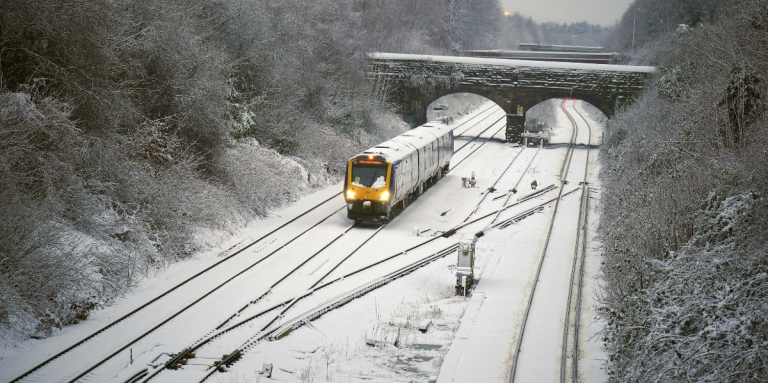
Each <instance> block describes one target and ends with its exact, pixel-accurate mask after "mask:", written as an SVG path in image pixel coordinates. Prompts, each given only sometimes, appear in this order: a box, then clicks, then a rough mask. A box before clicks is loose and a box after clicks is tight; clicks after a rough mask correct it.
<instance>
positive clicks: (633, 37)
mask: <svg viewBox="0 0 768 383" xmlns="http://www.w3.org/2000/svg"><path fill="white" fill-rule="evenodd" d="M635 21H637V8H635V16H634V17H633V18H632V56H634V55H635Z"/></svg>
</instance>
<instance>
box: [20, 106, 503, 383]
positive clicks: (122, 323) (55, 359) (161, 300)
mask: <svg viewBox="0 0 768 383" xmlns="http://www.w3.org/2000/svg"><path fill="white" fill-rule="evenodd" d="M492 108H493V106H490V107H489V108H486V109H485V110H484V111H482V112H481V113H479V114H478V115H476V116H473V117H472V118H470V119H468V120H467V121H464V122H462V123H461V124H460V125H459V127H461V126H463V125H465V124H469V122H470V121H472V120H475V122H474V123H473V125H470V126H469V127H468V128H466V129H464V132H466V131H468V130H470V129H472V128H473V127H474V126H476V125H477V124H479V123H482V122H483V121H485V120H486V119H488V118H489V117H490V116H492V115H493V112H492V113H487V111H489V110H491V109H492ZM481 116H482V117H481ZM496 123H498V120H497V121H496V122H495V123H494V124H496ZM494 124H491V125H490V126H489V127H488V128H486V129H484V130H483V131H482V132H481V133H479V134H478V135H477V136H476V137H475V138H473V140H472V141H474V140H475V139H476V138H478V137H480V135H482V134H483V133H485V132H486V131H487V130H488V129H490V127H492V126H493V125H494ZM457 128H458V127H457ZM497 133H498V132H497ZM494 134H496V133H494ZM472 141H470V142H472ZM487 141H488V140H486V142H487ZM483 144H484V143H483ZM464 146H466V145H464ZM464 146H462V147H461V148H459V150H461V149H462V148H464ZM480 146H482V144H481V145H480ZM475 150H477V149H475ZM472 153H474V151H473V152H472ZM472 153H470V154H469V155H471V154H472ZM469 155H468V156H469ZM465 158H466V157H465ZM340 194H341V193H336V194H334V195H332V196H331V197H329V198H327V199H326V200H324V201H323V202H321V203H319V204H317V205H316V206H313V207H312V208H310V209H309V210H307V211H304V212H302V213H301V214H298V215H297V216H295V217H293V218H292V219H290V220H288V221H287V222H285V223H283V224H281V225H279V226H277V227H276V228H274V229H273V230H271V231H269V232H268V233H266V234H264V235H262V236H260V237H259V238H258V239H255V240H251V241H249V242H248V243H247V244H246V245H244V246H241V247H239V248H237V249H236V250H235V248H236V247H237V246H238V245H239V244H238V245H235V246H233V247H232V248H230V249H228V250H227V252H229V254H228V255H226V256H225V257H224V258H222V259H220V260H218V261H217V262H215V263H213V264H212V265H210V266H208V267H207V268H205V269H203V270H201V271H200V272H198V273H196V274H194V275H192V276H191V277H189V278H187V279H185V280H183V281H181V282H180V283H178V284H176V285H174V286H173V287H171V288H169V289H167V290H166V291H164V292H163V293H161V294H159V295H157V296H156V297H155V298H153V299H151V300H150V301H148V302H146V303H144V304H142V305H141V306H139V307H137V308H136V309H134V310H132V311H130V312H128V313H126V314H124V315H122V316H120V317H119V318H117V319H116V320H113V321H111V322H110V323H108V324H107V325H105V326H103V327H101V328H100V329H99V330H97V331H95V332H93V333H91V334H89V335H87V336H85V337H84V338H82V339H80V340H78V341H76V342H74V343H72V344H71V345H69V346H67V347H66V348H64V349H62V350H61V351H59V352H57V353H56V354H54V355H53V356H51V357H49V358H47V359H45V360H44V361H42V362H40V363H38V364H36V365H35V366H33V367H32V368H30V369H28V370H26V371H25V372H23V373H21V374H19V375H18V376H17V377H16V378H14V379H12V380H10V382H12V383H16V382H27V381H30V382H33V381H48V380H46V378H42V376H46V371H48V370H53V371H56V373H55V374H51V373H50V372H49V373H47V376H48V377H50V376H52V375H55V376H58V377H61V378H62V380H60V381H66V382H70V383H71V382H75V381H78V380H80V379H81V378H84V377H86V376H87V375H89V374H90V373H91V372H93V371H94V370H96V369H97V368H99V367H100V366H102V365H104V364H105V363H106V362H108V361H110V360H111V359H113V358H114V357H116V356H118V355H120V354H121V353H126V352H127V351H126V350H128V349H129V348H131V346H133V345H135V344H136V343H137V342H139V341H141V340H142V339H144V338H145V337H147V336H148V335H149V334H151V333H153V332H154V331H156V330H158V329H159V328H161V327H163V326H165V325H168V324H169V322H171V321H173V320H174V319H176V318H177V317H179V315H181V314H183V313H184V312H186V311H187V310H188V309H190V308H192V307H194V306H195V305H197V304H198V303H200V302H201V301H202V300H203V299H205V298H207V297H209V296H211V295H212V294H214V293H216V292H217V291H219V290H220V289H222V288H223V287H225V286H227V285H228V284H230V283H231V282H232V281H233V280H235V279H237V278H239V277H240V278H242V276H243V275H244V274H245V273H247V272H248V271H249V270H252V269H253V268H254V267H255V266H257V265H259V264H261V263H262V262H264V261H265V260H267V259H269V258H270V257H271V256H273V255H274V254H276V253H278V252H279V251H280V250H283V249H284V248H286V247H287V246H289V245H290V244H291V243H293V242H294V241H296V240H297V239H299V238H300V237H302V236H304V235H306V234H307V233H308V232H310V231H311V230H312V229H313V228H315V227H317V226H318V225H320V224H321V223H322V222H324V221H326V220H327V219H329V218H330V217H332V216H333V215H335V214H336V213H337V212H338V211H339V210H340V209H336V210H333V212H332V213H331V214H327V215H325V216H324V217H323V218H322V219H320V220H319V221H317V222H315V223H314V224H312V223H309V222H305V221H307V220H308V219H309V217H308V216H309V215H310V214H311V213H313V212H316V211H317V210H318V209H319V208H321V207H324V205H326V204H328V203H329V202H330V201H332V200H333V199H334V198H336V197H337V196H339V195H340ZM324 208H326V209H327V208H328V207H324ZM331 208H332V207H331ZM342 209H343V207H342ZM302 218H304V220H302ZM302 222H303V223H302ZM299 223H302V225H304V226H307V225H308V226H309V228H307V229H306V230H303V231H301V232H300V233H299V234H298V235H292V236H291V235H289V236H288V237H289V238H290V239H288V240H287V241H285V238H286V236H285V235H284V234H282V233H283V232H285V231H287V230H290V229H291V227H292V225H293V226H296V225H297V224H299ZM353 227H354V225H352V226H350V227H349V228H347V229H345V230H344V231H343V232H342V233H341V234H339V235H338V236H337V237H335V239H333V240H332V241H330V242H329V243H327V244H326V245H324V246H323V247H322V248H321V249H320V250H319V251H317V252H316V253H315V254H314V255H313V256H311V257H309V258H308V259H307V260H305V261H304V262H303V263H301V264H300V265H299V266H298V267H297V268H296V269H294V270H292V271H291V272H289V273H288V274H286V275H285V276H283V277H282V278H280V280H278V281H277V282H276V283H275V284H273V285H272V286H270V287H269V288H268V289H267V290H266V292H264V293H263V294H261V295H260V296H259V297H256V298H255V299H253V300H252V301H250V302H248V303H247V304H246V305H245V306H243V307H242V308H241V309H240V310H238V312H236V313H233V314H232V315H231V316H229V317H228V318H227V319H226V320H225V321H223V322H222V323H220V325H219V326H217V327H216V328H215V329H214V330H212V331H221V330H222V329H225V328H230V327H229V326H228V324H231V322H232V321H234V319H235V318H237V317H238V315H240V314H241V313H243V312H245V311H246V310H247V309H248V308H249V307H250V306H252V305H253V304H254V303H256V302H259V301H260V300H261V299H263V298H264V297H265V296H267V295H268V294H269V293H270V292H271V291H272V290H273V289H274V288H275V287H276V286H277V285H279V284H280V283H281V282H283V281H284V280H285V279H286V278H289V276H290V275H291V274H292V273H294V272H295V271H296V270H297V269H299V268H301V267H302V266H303V265H305V264H306V263H307V262H308V261H310V260H311V259H313V258H314V257H315V256H316V255H317V254H319V253H320V252H322V251H323V250H324V249H326V248H327V247H328V246H331V245H332V244H333V243H334V242H335V241H337V240H338V239H340V238H341V237H342V236H344V235H345V234H346V233H348V232H349V231H350V230H352V228H353ZM383 227H384V226H382V227H380V228H379V230H381V229H382V228H383ZM379 230H377V231H376V233H378V232H379ZM274 235H282V237H280V238H282V239H283V242H282V244H280V243H281V241H278V240H277V239H276V238H275V237H274ZM374 235H375V233H374ZM270 238H273V239H272V241H271V242H270V241H269V239H270ZM368 240H370V238H368V239H366V240H365V242H367V241H368ZM259 244H261V247H260V248H259V249H255V246H256V245H259ZM363 244H364V243H363ZM272 246H277V248H275V249H273V250H271V251H270V252H269V253H268V254H267V255H265V256H263V257H261V258H259V259H258V260H257V261H255V262H249V263H248V264H247V265H245V266H239V267H240V270H239V271H238V272H236V273H235V274H234V275H231V276H229V277H227V278H223V279H222V280H223V282H221V283H218V284H216V285H215V287H214V288H212V289H209V290H207V291H205V292H199V293H196V294H197V298H196V299H192V300H191V301H189V300H188V301H187V302H189V303H188V304H186V305H184V307H182V308H181V309H179V310H176V311H175V312H172V313H170V314H169V315H167V316H165V317H164V318H163V319H161V320H160V321H159V322H156V323H153V324H152V325H151V326H149V328H148V329H147V326H144V327H141V326H139V328H141V331H139V333H138V334H137V335H136V336H134V337H133V338H132V339H130V340H127V341H124V342H122V343H119V344H115V345H112V346H111V347H107V348H108V351H101V352H99V353H98V354H99V355H100V356H99V358H98V359H99V360H93V358H91V359H89V360H90V362H88V361H84V360H82V359H83V358H82V355H83V352H76V350H79V349H80V348H83V347H86V348H88V347H89V344H96V343H111V342H110V341H111V339H112V338H114V337H116V336H115V335H114V334H116V333H125V332H126V329H125V328H126V327H131V325H130V323H129V322H131V321H132V318H136V317H137V316H138V315H136V314H138V313H140V312H142V311H146V310H149V309H153V310H154V309H155V308H156V307H158V306H160V307H162V306H166V305H167V302H166V301H168V300H169V299H175V298H169V297H171V296H172V295H174V293H177V294H178V292H180V291H182V290H183V288H186V287H187V286H189V285H190V284H192V282H196V281H198V280H200V279H202V277H208V274H211V273H212V272H213V271H217V270H220V269H221V268H222V266H223V265H228V264H229V263H231V262H232V261H233V260H235V259H236V258H238V256H242V255H243V254H246V253H248V250H249V249H250V250H255V252H261V251H263V250H265V249H267V248H270V247H272ZM360 246H362V245H360ZM353 253H354V252H353ZM351 255H352V254H350V255H349V256H351ZM349 256H347V258H349ZM347 258H345V259H344V260H346V259H347ZM344 260H342V262H343V261H344ZM339 264H341V263H339ZM230 267H231V266H230ZM236 267H237V266H236ZM336 267H338V265H336ZM336 267H334V268H333V269H332V270H331V271H329V272H328V273H327V274H326V275H324V276H323V278H325V277H327V275H328V274H330V273H331V272H332V271H333V270H335V269H336ZM323 278H321V279H320V280H318V281H317V283H316V284H315V285H313V286H312V287H313V288H314V287H315V286H316V285H318V284H320V283H321V282H322V281H323ZM327 285H328V283H322V285H321V286H320V287H318V288H322V287H325V286H327ZM287 304H288V305H291V304H290V303H287ZM291 306H292V305H291ZM288 308H290V306H289V307H288ZM126 323H128V324H126ZM241 324H242V323H241ZM128 332H130V331H128ZM121 335H125V334H121ZM117 338H123V339H124V338H125V336H122V337H120V336H117ZM130 351H131V359H132V358H133V356H132V355H133V353H132V350H130ZM87 354H88V355H93V353H87ZM104 355H106V357H105V356H104ZM70 359H77V362H75V363H73V362H71V361H70ZM86 365H87V366H86ZM64 366H67V367H68V368H67V370H69V371H71V370H74V371H76V372H63V370H62V369H63V367H64ZM144 377H145V374H144V373H142V372H141V371H140V372H139V373H137V374H136V375H135V376H133V377H132V378H131V381H139V380H141V379H142V378H144Z"/></svg>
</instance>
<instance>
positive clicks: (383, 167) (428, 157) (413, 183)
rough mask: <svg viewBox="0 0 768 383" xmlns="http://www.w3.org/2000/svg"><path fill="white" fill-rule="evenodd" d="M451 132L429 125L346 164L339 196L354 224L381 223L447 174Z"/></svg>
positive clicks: (441, 126) (385, 143)
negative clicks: (342, 198) (341, 191)
mask: <svg viewBox="0 0 768 383" xmlns="http://www.w3.org/2000/svg"><path fill="white" fill-rule="evenodd" d="M452 155H453V131H452V130H451V128H450V127H449V126H447V125H445V124H442V123H439V122H430V123H427V124H424V125H422V126H419V127H418V128H415V129H412V130H409V131H407V132H405V133H403V134H401V135H399V136H397V137H395V138H393V139H391V140H389V141H387V142H384V143H382V144H379V145H377V146H375V147H373V148H370V149H368V150H366V151H364V152H362V153H360V154H358V155H356V156H354V157H352V158H350V159H349V161H348V162H347V171H346V177H345V181H344V198H345V199H346V201H347V217H348V218H349V219H353V220H355V222H363V221H365V222H379V223H386V222H388V221H389V220H390V219H392V218H393V217H394V216H395V215H397V213H399V212H401V211H402V210H403V209H405V208H406V207H407V206H408V205H409V204H410V203H411V201H413V200H414V199H416V198H417V197H418V196H419V195H421V193H423V192H424V190H425V189H426V188H428V187H429V186H431V185H432V184H434V183H435V182H437V181H438V180H440V179H441V178H442V176H443V175H444V174H445V173H447V172H448V164H449V162H450V160H451V156H452Z"/></svg>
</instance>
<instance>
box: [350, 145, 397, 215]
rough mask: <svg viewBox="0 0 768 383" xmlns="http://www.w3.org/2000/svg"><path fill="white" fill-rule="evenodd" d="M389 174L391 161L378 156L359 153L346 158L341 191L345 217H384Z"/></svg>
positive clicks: (389, 210)
mask: <svg viewBox="0 0 768 383" xmlns="http://www.w3.org/2000/svg"><path fill="white" fill-rule="evenodd" d="M391 173H392V164H391V163H389V162H387V161H386V160H385V159H384V158H383V157H381V156H378V155H360V156H357V157H354V158H352V159H350V160H349V162H348V163H347V180H346V187H345V193H344V197H345V198H346V200H347V217H348V218H349V219H354V220H355V221H357V222H360V221H362V220H373V221H380V222H386V221H387V220H388V218H389V217H390V212H391V207H390V204H389V202H390V196H391V195H390V191H389V178H390V174H391Z"/></svg>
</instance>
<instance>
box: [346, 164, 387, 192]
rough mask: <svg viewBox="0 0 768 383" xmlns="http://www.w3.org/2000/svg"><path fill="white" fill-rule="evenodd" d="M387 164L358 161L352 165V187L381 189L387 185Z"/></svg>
mask: <svg viewBox="0 0 768 383" xmlns="http://www.w3.org/2000/svg"><path fill="white" fill-rule="evenodd" d="M386 178H387V163H386V162H383V161H367V160H366V161H358V162H357V163H353V164H352V185H355V186H362V187H367V188H370V187H373V188H380V187H384V186H386V185H387V181H386Z"/></svg>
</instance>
